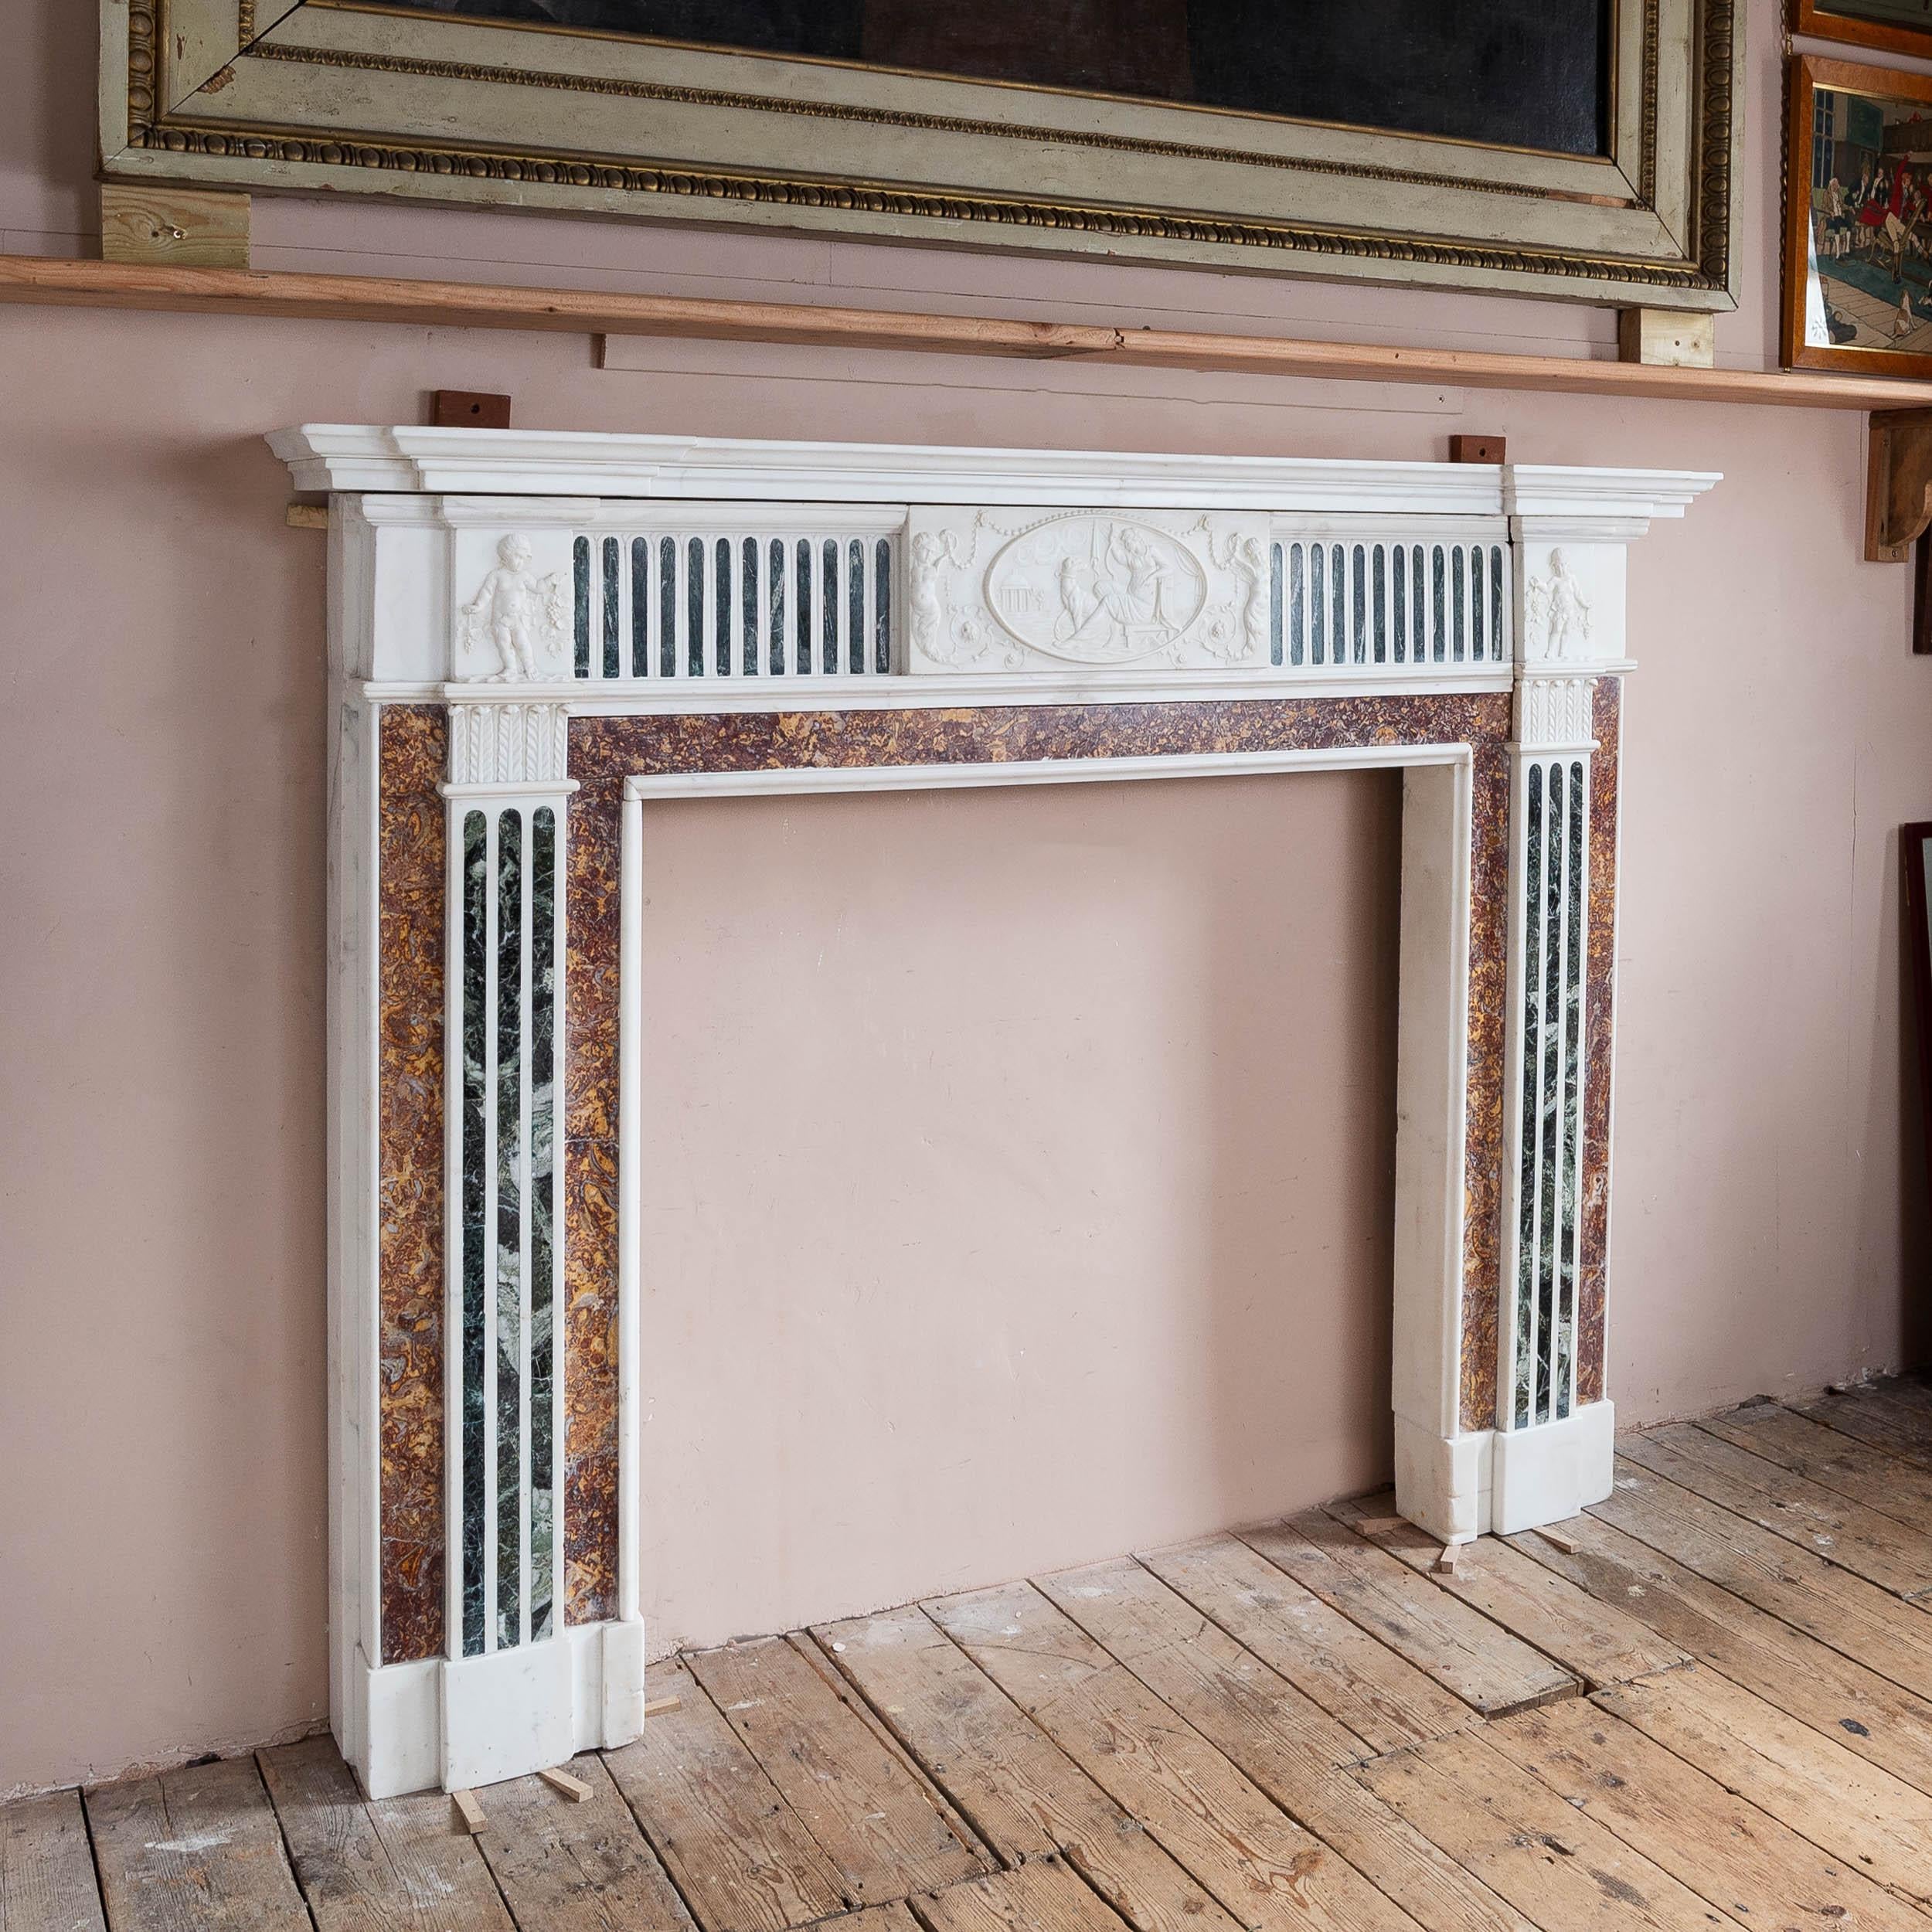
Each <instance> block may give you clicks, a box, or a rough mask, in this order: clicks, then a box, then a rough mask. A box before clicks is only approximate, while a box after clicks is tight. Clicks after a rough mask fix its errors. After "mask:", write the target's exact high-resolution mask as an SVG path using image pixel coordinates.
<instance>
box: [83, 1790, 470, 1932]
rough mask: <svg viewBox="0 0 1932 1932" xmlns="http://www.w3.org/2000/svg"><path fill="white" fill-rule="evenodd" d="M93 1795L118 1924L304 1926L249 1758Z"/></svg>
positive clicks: (289, 1931)
mask: <svg viewBox="0 0 1932 1932" xmlns="http://www.w3.org/2000/svg"><path fill="white" fill-rule="evenodd" d="M87 1822H88V1828H89V1830H90V1832H91V1833H92V1834H93V1837H94V1858H95V1862H96V1866H97V1869H98V1870H99V1872H100V1892H101V1896H102V1898H103V1899H104V1900H105V1902H106V1904H107V1923H108V1925H109V1926H110V1927H111V1928H112V1932H190V1929H191V1928H193V1929H194V1932H308V1928H309V1927H311V1924H312V1923H313V1921H312V1920H311V1919H310V1917H309V1915H308V1906H306V1905H304V1903H303V1902H302V1895H301V1892H300V1890H299V1889H298V1888H297V1886H296V1883H295V1876H294V1873H293V1872H291V1870H290V1869H289V1866H288V1859H287V1856H286V1855H285V1854H284V1851H283V1849H282V1833H281V1825H279V1824H278V1823H277V1821H276V1817H275V1810H274V1806H273V1805H272V1804H270V1802H269V1801H268V1793H267V1791H266V1790H264V1788H263V1785H262V1781H261V1776H260V1773H259V1772H258V1771H257V1770H256V1768H255V1760H253V1758H252V1757H232V1758H227V1759H225V1760H223V1761H222V1762H221V1763H219V1764H202V1765H195V1766H190V1767H187V1768H185V1769H184V1770H178V1771H164V1772H163V1773H162V1774H161V1775H160V1776H159V1777H139V1778H127V1779H124V1780H123V1781H121V1782H120V1783H119V1784H103V1785H99V1786H97V1787H95V1788H94V1790H93V1791H90V1792H88V1794H87ZM462 1932H468V1928H467V1927H464V1928H463V1929H462Z"/></svg>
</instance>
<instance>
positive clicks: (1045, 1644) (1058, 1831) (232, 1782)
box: [0, 1381, 1932, 1932]
mask: <svg viewBox="0 0 1932 1932" xmlns="http://www.w3.org/2000/svg"><path fill="white" fill-rule="evenodd" d="M1622 1451H1623V1454H1622V1459H1621V1462H1620V1464H1619V1466H1618V1479H1617V1490H1616V1492H1615V1494H1614V1496H1613V1497H1612V1498H1611V1500H1610V1501H1609V1502H1606V1503H1604V1505H1601V1506H1600V1508H1598V1509H1594V1510H1592V1511H1590V1512H1589V1514H1588V1515H1585V1516H1580V1517H1578V1518H1577V1519H1574V1520H1573V1522H1569V1523H1566V1524H1564V1525H1563V1526H1560V1528H1559V1529H1557V1530H1556V1531H1555V1532H1535V1533H1532V1534H1529V1535H1526V1536H1512V1537H1509V1538H1506V1539H1496V1538H1486V1539H1484V1540H1483V1541H1482V1542H1481V1543H1478V1544H1477V1545H1475V1546H1473V1547H1472V1549H1471V1550H1469V1551H1468V1552H1466V1553H1464V1556H1463V1557H1462V1558H1461V1560H1460V1561H1459V1563H1458V1566H1457V1568H1456V1570H1455V1572H1454V1574H1453V1575H1444V1574H1441V1573H1437V1571H1436V1570H1434V1567H1433V1564H1434V1556H1435V1547H1434V1544H1433V1543H1430V1541H1429V1540H1428V1539H1427V1538H1425V1537H1423V1536H1421V1535H1420V1534H1419V1533H1418V1532H1416V1531H1415V1530H1413V1529H1410V1527H1409V1526H1406V1524H1403V1522H1400V1520H1399V1519H1396V1518H1394V1517H1393V1515H1392V1513H1391V1512H1390V1509H1389V1499H1388V1498H1386V1497H1379V1498H1378V1497H1370V1498H1366V1499H1363V1500H1362V1501H1359V1502H1350V1503H1338V1504H1335V1505H1332V1506H1331V1507H1330V1508H1329V1509H1327V1510H1325V1511H1314V1512H1309V1513H1308V1514H1306V1515H1301V1516H1298V1517H1295V1518H1294V1519H1291V1520H1290V1521H1288V1522H1281V1523H1275V1524H1273V1525H1270V1526H1268V1527H1267V1528H1266V1529H1257V1530H1253V1531H1249V1532H1244V1533H1243V1534H1242V1535H1240V1536H1215V1537H1210V1538H1209V1539H1206V1541H1203V1542H1201V1543H1192V1544H1189V1545H1188V1546H1185V1547H1183V1548H1180V1549H1165V1550H1158V1551H1154V1552H1151V1553H1148V1554H1146V1555H1143V1556H1138V1557H1122V1558H1121V1559H1119V1560H1117V1561H1114V1562H1111V1563H1099V1564H1096V1565H1094V1566H1092V1567H1090V1568H1088V1569H1084V1570H1070V1571H1066V1572H1063V1573H1060V1574H1058V1575H1056V1576H1050V1577H1039V1578H1037V1579H1036V1580H1034V1581H1032V1582H1031V1583H1013V1584H1008V1585H1005V1586H1002V1587H1000V1588H998V1589H995V1590H978V1591H975V1592H972V1593H971V1594H968V1595H964V1596H960V1597H949V1598H947V1599H945V1600H943V1601H939V1602H934V1603H928V1604H920V1605H916V1606H909V1607H906V1608H905V1609H903V1610H897V1611H890V1612H889V1613H887V1614H885V1615H883V1616H879V1617H860V1618H857V1619H855V1620H854V1621H851V1622H849V1623H843V1624H829V1625H826V1626H825V1627H823V1628H819V1629H817V1630H813V1631H795V1632H794V1633H793V1634H791V1635H790V1636H788V1637H774V1638H767V1639H765V1640H764V1641H759V1642H756V1643H747V1644H740V1645H733V1646H732V1647H731V1648H727V1649H724V1650H716V1651H706V1652H704V1653H702V1654H699V1655H692V1656H688V1657H683V1658H679V1659H677V1660H676V1661H675V1662H672V1663H670V1664H667V1665H664V1666H662V1668H658V1669H656V1670H655V1671H654V1672H652V1674H651V1692H652V1694H653V1695H654V1696H663V1695H665V1693H667V1692H677V1693H678V1694H679V1696H680V1698H681V1699H682V1703H681V1706H680V1708H679V1709H678V1710H676V1711H675V1713H671V1714H669V1715H667V1716H660V1717H656V1718H654V1719H651V1722H650V1723H649V1726H648V1734H647V1736H645V1739H644V1740H643V1741H642V1742H641V1743H638V1744H634V1745H632V1746H631V1747H628V1749H626V1750H619V1751H610V1752H606V1753H587V1754H586V1755H585V1756H583V1757H580V1758H579V1759H577V1760H576V1762H575V1763H574V1764H573V1766H572V1767H570V1768H571V1770H573V1773H574V1774H575V1775H576V1776H577V1777H579V1778H580V1779H582V1780H583V1781H585V1782H586V1783H587V1784H588V1785H589V1786H590V1798H588V1800H587V1801H584V1802H581V1803H573V1802H570V1801H569V1800H567V1799H566V1798H565V1797H564V1796H563V1795H560V1794H559V1793H557V1792H556V1791H553V1790H552V1789H551V1788H550V1787H549V1786H548V1785H547V1784H544V1783H543V1782H542V1781H539V1780H538V1779H536V1778H524V1779H520V1780H518V1781H515V1782H514V1783H511V1784H500V1785H496V1786H494V1787H492V1788H491V1789H489V1790H488V1791H485V1792H483V1793H481V1794H480V1797H481V1803H482V1805H483V1808H484V1811H485V1816H486V1821H487V1822H486V1828H485V1830H484V1831H483V1832H482V1833H481V1835H479V1836H476V1837H471V1835H469V1834H468V1832H465V1831H464V1830H463V1829H462V1828H461V1825H460V1823H459V1821H457V1818H456V1816H455V1814H454V1810H453V1808H452V1806H451V1803H450V1801H449V1800H447V1798H442V1797H440V1796H436V1795H430V1796H426V1797H422V1798H405V1799H402V1800H398V1801H390V1802H387V1803H383V1804H364V1803H362V1801H360V1800H359V1798H357V1796H356V1794H355V1786H354V1784H353V1781H352V1779H351V1778H350V1776H349V1773H348V1772H347V1770H345V1768H344V1767H343V1765H342V1761H341V1760H340V1759H339V1758H338V1757H337V1755H336V1753H335V1747H334V1746H333V1745H332V1743H330V1742H329V1741H328V1740H327V1739H326V1738H318V1739H314V1740H310V1741H308V1743H301V1744H291V1745H287V1746H284V1747H280V1748H278V1749H275V1750H264V1751H261V1752H259V1753H256V1755H255V1756H253V1757H245V1758H238V1759H231V1760H225V1761H223V1762H220V1763H216V1764H206V1765H203V1766H199V1767H192V1768H190V1769H186V1770H179V1771H172V1772H169V1773H167V1774H165V1775H164V1776H162V1777H152V1778H144V1779H130V1780H126V1781H122V1782H121V1783H118V1784H107V1785H103V1786H100V1787H97V1788H95V1789H94V1790H91V1791H87V1792H85V1793H84V1794H83V1793H80V1792H75V1791H67V1792H62V1793H60V1794H56V1795H54V1796H53V1797H49V1798H36V1799H33V1800H31V1801H28V1802H27V1803H25V1804H16V1805H14V1806H12V1807H10V1808H6V1809H4V1810H0V1932H88V1929H89V1928H92V1929H94V1932H100V1928H104V1927H111V1928H112V1929H113V1932H173V1929H174V1928H178V1927H184V1928H185V1927H234V1928H246V1929H247V1932H257V1929H267V1928H275V1929H279V1928H283V1927H288V1928H313V1932H352V1929H353V1932H366V1929H367V1932H373V1928H377V1927H382V1928H391V1929H393V1932H403V1928H419V1929H420V1932H513V1929H515V1932H593V1929H594V1928H605V1929H607V1932H618V1928H624V1932H791V1928H793V1927H804V1926H808V1925H820V1926H825V1927H828V1928H829V1925H830V1923H831V1922H834V1921H836V1922H838V1923H839V1925H840V1926H841V1927H844V1926H845V1925H846V1924H849V1925H850V1926H851V1927H852V1932H1127V1929H1128V1928H1131V1929H1132V1932H1235V1928H1236V1927H1240V1928H1244V1929H1245V1932H1274V1928H1278V1927H1280V1928H1284V1927H1298V1926H1313V1927H1321V1928H1333V1932H1344V1929H1345V1932H1397V1929H1398V1928H1409V1927H1417V1926H1420V1927H1427V1928H1428V1932H1529V1928H1532V1927H1537V1928H1541V1932H1576V1929H1577V1928H1591V1929H1592V1932H1734V1929H1736V1932H1750V1928H1757V1932H1766V1929H1767V1928H1769V1929H1770V1932H1800V1929H1801V1928H1802V1929H1804V1932H1825V1928H1827V1927H1828V1928H1829V1929H1830V1932H1845V1929H1846V1928H1858V1927H1896V1928H1900V1932H1903V1928H1906V1927H1916V1928H1918V1932H1932V1614H1929V1612H1928V1607H1927V1606H1928V1601H1929V1600H1932V1388H1928V1387H1927V1386H1925V1385H1923V1384H1921V1383H1917V1382H1903V1381H1901V1382H1893V1383H1885V1384H1882V1385H1879V1386H1874V1387H1872V1388H1870V1389H1859V1390H1858V1391H1856V1392H1855V1393H1847V1394H1844V1395H1833V1396H1822V1397H1820V1398H1818V1400H1815V1401H1808V1402H1804V1403H1796V1404H1781V1403H1771V1402H1759V1403H1750V1404H1747V1406H1744V1407H1743V1408H1740V1409H1737V1410H1733V1411H1732V1412H1730V1413H1728V1414H1726V1415H1723V1416H1719V1417H1713V1418H1711V1419H1710V1420H1706V1421H1704V1422H1701V1423H1694V1424H1693V1423H1679V1424H1675V1425H1673V1426H1672V1427H1667V1428H1661V1429H1655V1430H1650V1431H1648V1433H1646V1434H1641V1435H1633V1436H1629V1437H1625V1438H1624V1441H1623V1444H1622Z"/></svg>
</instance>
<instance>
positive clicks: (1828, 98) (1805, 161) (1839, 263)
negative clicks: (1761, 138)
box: [1780, 54, 1932, 378]
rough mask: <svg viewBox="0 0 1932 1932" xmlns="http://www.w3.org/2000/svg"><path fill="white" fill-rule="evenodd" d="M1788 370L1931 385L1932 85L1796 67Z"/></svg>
mask: <svg viewBox="0 0 1932 1932" xmlns="http://www.w3.org/2000/svg"><path fill="white" fill-rule="evenodd" d="M1787 108H1788V119H1787V128H1786V146H1785V158H1784V300H1783V303H1782V311H1781V328H1780V343H1781V355H1780V359H1781V361H1782V362H1783V363H1784V366H1785V367H1786V368H1787V369H1835V370H1838V371H1841V372H1844V373H1846V374H1850V375H1860V376H1913V377H1918V378H1926V377H1932V76H1929V75H1924V74H1917V73H1906V72H1905V71H1903V70H1900V69H1898V68H1894V67H1873V66H1866V65H1864V64H1863V63H1859V62H1855V61H1848V60H1827V59H1825V58H1823V57H1821V56H1818V55H1815V54H1799V55H1795V56H1793V58H1792V60H1791V65H1790V67H1789V70H1788V73H1787Z"/></svg>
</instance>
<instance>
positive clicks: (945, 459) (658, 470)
mask: <svg viewBox="0 0 1932 1932" xmlns="http://www.w3.org/2000/svg"><path fill="white" fill-rule="evenodd" d="M268 442H269V447H270V448H271V449H273V450H274V452H275V454H277V456H278V457H281V459H282V461H284V462H285V463H286V464H287V465H288V467H289V471H290V474H291V477H292V478H293V480H294V486H295V488H297V489H298V490H305V491H326V492H337V493H345V494H347V493H362V492H371V493H379V494H382V495H396V494H400V495H426V494H427V495H445V496H458V497H465V498H474V497H476V496H478V495H482V496H506V497H523V498H528V497H570V498H592V497H600V498H611V497H614V496H615V497H624V496H636V497H646V498H652V499H654V500H658V501H665V500H670V501H679V500H684V501H697V502H705V501H709V502H717V501H727V502H729V501H738V502H799V503H834V502H836V503H870V504H881V503H893V504H898V503H903V504H959V505H987V506H992V505H1029V506H1030V505H1049V506H1050V505H1068V506H1077V507H1080V508H1093V509H1114V508H1120V509H1129V508H1132V509H1156V508H1167V509H1202V510H1217V509H1253V510H1273V511H1281V512H1318V513H1321V514H1323V515H1348V514H1350V513H1352V512H1370V513H1372V512H1383V513H1387V512H1391V511H1393V512H1402V513H1406V514H1408V515H1449V516H1455V515H1461V516H1500V515H1505V514H1514V515H1556V516H1563V517H1572V518H1578V517H1595V518H1600V519H1604V521H1605V522H1611V521H1614V520H1617V519H1631V520H1638V519H1645V520H1647V519H1649V518H1651V517H1658V516H1681V515H1682V514H1683V512H1684V508H1685V505H1687V504H1688V503H1689V502H1691V501H1692V498H1695V497H1696V496H1697V495H1699V494H1701V493H1702V492H1703V491H1705V490H1706V489H1708V488H1710V487H1711V485H1713V483H1715V482H1716V481H1717V480H1718V478H1717V477H1716V474H1712V473H1709V472H1692V471H1665V470H1615V469H1592V468H1554V467H1550V466H1546V465H1532V464H1508V465H1496V466H1492V465H1489V464H1461V463H1383V462H1359V461H1328V460H1326V459H1321V458H1308V457H1250V456H1204V455H1196V454H1158V453H1151V452H1144V451H1143V452H1131V453H1129V452H1121V453H1115V452H1112V451H1076V450H1050V449H1049V450H1019V449H974V448H947V447H919V446H915V445H905V446H900V445H897V444H866V443H819V442H778V441H767V440H754V439H733V438H723V437H671V436H634V435H614V434H604V433H601V432H597V431H560V430H473V429H428V428H420V427H408V426H392V427H384V426H381V425H376V424H369V425H363V424H354V423H305V424H303V425H301V426H300V427H296V428H292V429H287V430H278V431H277V432H276V433H275V434H273V435H271V436H270V437H269V438H268ZM396 507H397V508H398V509H400V508H401V506H400V505H399V506H396Z"/></svg>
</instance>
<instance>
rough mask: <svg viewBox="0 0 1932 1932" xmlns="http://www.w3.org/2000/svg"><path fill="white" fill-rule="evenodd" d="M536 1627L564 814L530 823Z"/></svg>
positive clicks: (551, 1294) (546, 812)
mask: <svg viewBox="0 0 1932 1932" xmlns="http://www.w3.org/2000/svg"><path fill="white" fill-rule="evenodd" d="M530 832H531V838H530V1634H531V1636H532V1638H544V1637H548V1636H549V1634H550V1633H551V1628H552V1621H553V1609H554V1605H555V1602H556V1553H555V1546H554V1536H555V1525H556V1491H555V1488H554V1486H553V1484H554V1462H555V1455H554V1451H555V1447H556V1442H555V1430H554V1426H553V1403H554V1400H555V1396H556V1379H555V1378H556V1333H557V1326H558V1323H557V1308H556V1248H555V1246H554V1243H555V1239H556V1236H555V1233H554V1230H555V1228H556V976H557V959H556V813H555V812H554V811H552V810H551V809H550V808H549V806H547V805H546V806H543V808H540V809H539V811H536V813H535V814H534V815H532V818H531V823H530Z"/></svg>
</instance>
